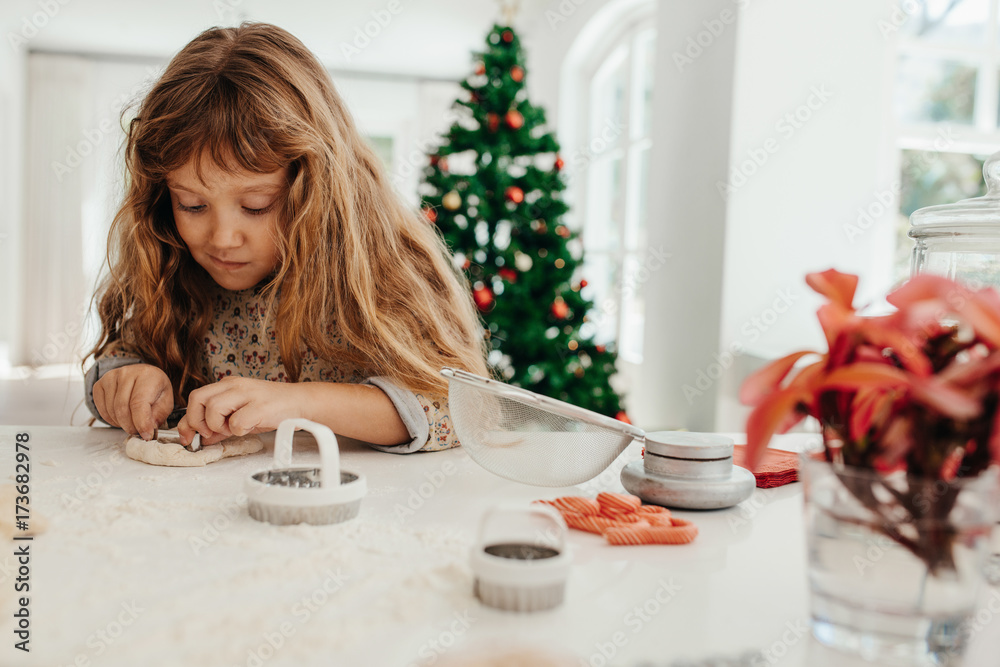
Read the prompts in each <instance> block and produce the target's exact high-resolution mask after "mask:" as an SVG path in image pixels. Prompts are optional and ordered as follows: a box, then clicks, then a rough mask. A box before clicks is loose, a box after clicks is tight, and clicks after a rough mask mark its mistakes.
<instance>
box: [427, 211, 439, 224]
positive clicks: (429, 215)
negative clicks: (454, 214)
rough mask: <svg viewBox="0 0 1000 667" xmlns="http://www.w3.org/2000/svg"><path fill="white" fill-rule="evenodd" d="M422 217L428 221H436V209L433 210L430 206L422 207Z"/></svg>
mask: <svg viewBox="0 0 1000 667" xmlns="http://www.w3.org/2000/svg"><path fill="white" fill-rule="evenodd" d="M424 217H425V218H427V220H428V221H430V222H437V220H438V214H437V211H435V210H434V209H432V208H425V209H424Z"/></svg>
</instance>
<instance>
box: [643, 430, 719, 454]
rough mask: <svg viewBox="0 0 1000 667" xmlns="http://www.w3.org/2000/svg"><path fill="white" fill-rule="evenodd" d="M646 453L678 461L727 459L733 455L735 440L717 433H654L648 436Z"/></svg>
mask: <svg viewBox="0 0 1000 667" xmlns="http://www.w3.org/2000/svg"><path fill="white" fill-rule="evenodd" d="M646 451H647V452H651V453H653V454H656V455H658V456H670V457H672V458H676V459H698V460H705V459H725V458H731V457H732V455H733V440H732V438H727V437H726V436H724V435H718V434H715V433H689V432H688V431H654V432H652V433H647V434H646Z"/></svg>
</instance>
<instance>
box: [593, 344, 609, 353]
mask: <svg viewBox="0 0 1000 667" xmlns="http://www.w3.org/2000/svg"><path fill="white" fill-rule="evenodd" d="M594 349H595V350H597V351H598V352H600V353H601V354H604V351H605V350H607V349H608V348H606V347H604V346H603V345H598V346H597V347H595V348H594Z"/></svg>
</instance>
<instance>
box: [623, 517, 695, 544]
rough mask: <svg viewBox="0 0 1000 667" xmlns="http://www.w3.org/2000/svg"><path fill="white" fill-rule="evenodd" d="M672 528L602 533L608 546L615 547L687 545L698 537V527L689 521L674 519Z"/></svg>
mask: <svg viewBox="0 0 1000 667" xmlns="http://www.w3.org/2000/svg"><path fill="white" fill-rule="evenodd" d="M674 521H675V523H674V525H673V526H649V527H647V528H609V529H608V530H607V531H606V532H605V533H604V538H605V539H606V540H607V541H608V544H613V545H616V546H625V545H631V546H636V545H640V544H687V543H689V542H691V541H693V540H694V538H695V537H697V536H698V527H697V526H695V525H694V524H693V523H691V522H690V521H685V520H683V519H675V520H674Z"/></svg>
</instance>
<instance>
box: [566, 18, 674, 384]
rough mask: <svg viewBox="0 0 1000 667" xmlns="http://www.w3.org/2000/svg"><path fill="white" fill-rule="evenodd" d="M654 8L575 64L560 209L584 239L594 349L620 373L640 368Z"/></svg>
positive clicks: (606, 36)
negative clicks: (607, 352)
mask: <svg viewBox="0 0 1000 667" xmlns="http://www.w3.org/2000/svg"><path fill="white" fill-rule="evenodd" d="M654 10H655V6H654V5H652V3H650V5H649V6H648V7H644V8H641V11H640V12H639V13H638V15H637V14H636V13H635V12H633V13H631V14H629V15H628V16H627V17H624V18H623V19H622V20H621V21H620V23H619V26H618V27H617V29H616V26H615V25H611V26H608V25H604V26H603V28H604V29H603V30H602V39H601V40H599V41H598V42H597V43H596V44H594V45H593V46H594V47H596V48H591V49H589V50H588V53H587V56H586V57H584V58H581V59H580V61H579V62H578V63H577V64H576V72H575V75H576V77H577V79H578V80H579V82H580V85H579V86H578V89H577V90H576V94H575V95H574V99H563V100H562V104H563V105H570V107H571V108H573V109H576V110H577V112H576V113H577V114H578V115H577V117H576V118H575V119H574V120H575V123H574V126H575V128H576V132H575V133H574V135H575V136H573V138H572V139H573V143H572V147H573V149H574V150H573V151H572V153H571V154H570V167H571V171H570V174H571V176H570V187H569V192H568V193H567V199H568V201H569V203H570V206H571V220H572V224H573V225H574V226H576V227H577V229H579V230H580V231H581V232H582V240H583V249H584V264H583V273H584V277H585V278H586V280H587V283H588V285H587V287H586V290H587V292H589V294H587V296H588V297H589V298H591V299H592V300H593V301H594V304H595V306H596V308H595V312H593V313H591V315H590V318H591V321H592V322H593V324H594V326H595V328H596V332H595V334H596V338H597V340H598V341H599V342H611V341H615V342H617V345H618V354H619V362H620V363H619V370H620V371H622V372H623V375H624V376H625V382H626V383H629V376H630V375H632V372H630V371H631V370H634V369H631V368H630V367H634V366H636V365H638V364H640V363H641V362H642V348H643V340H642V335H643V322H644V317H645V307H644V295H643V289H642V280H641V270H642V262H643V259H644V255H645V250H646V225H647V220H646V200H647V181H648V178H647V174H648V171H649V151H650V146H651V143H652V142H651V136H650V135H651V128H652V113H651V112H652V98H653V63H654V58H655V45H656V31H655V27H654V19H653V11H654Z"/></svg>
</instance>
